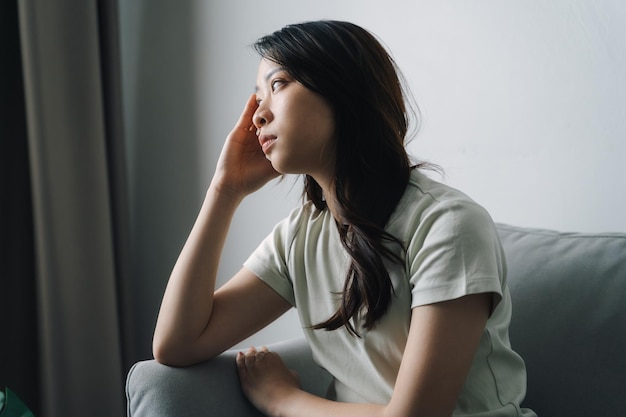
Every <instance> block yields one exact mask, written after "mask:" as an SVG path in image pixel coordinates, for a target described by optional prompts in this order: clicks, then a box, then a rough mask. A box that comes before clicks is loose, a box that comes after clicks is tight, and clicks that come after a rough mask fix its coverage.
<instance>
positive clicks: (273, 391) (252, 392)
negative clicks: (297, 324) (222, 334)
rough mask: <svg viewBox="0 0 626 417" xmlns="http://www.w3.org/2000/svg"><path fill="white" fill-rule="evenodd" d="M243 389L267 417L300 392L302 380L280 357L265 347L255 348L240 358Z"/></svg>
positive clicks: (240, 375) (241, 353)
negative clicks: (280, 402) (292, 394)
mask: <svg viewBox="0 0 626 417" xmlns="http://www.w3.org/2000/svg"><path fill="white" fill-rule="evenodd" d="M237 370H238V372H239V380H240V382H241V388H242V390H243V392H244V394H245V395H246V397H248V399H249V400H250V402H251V403H252V404H253V405H254V406H255V407H256V408H258V409H259V410H261V411H262V412H263V413H265V414H267V415H270V416H271V415H272V414H273V413H272V411H273V410H274V409H276V408H277V405H278V401H281V400H285V399H286V398H287V397H288V396H289V394H290V393H293V392H295V391H297V390H299V389H300V383H299V381H298V377H297V376H296V374H295V372H294V371H291V370H290V369H288V368H287V367H286V366H285V364H284V363H283V361H282V359H281V358H280V356H279V355H278V354H277V353H274V352H270V351H269V350H268V349H267V348H266V347H265V346H263V347H261V348H260V349H258V350H257V349H256V348H254V347H252V348H250V349H248V350H247V351H246V352H245V353H244V352H239V354H238V355H237Z"/></svg>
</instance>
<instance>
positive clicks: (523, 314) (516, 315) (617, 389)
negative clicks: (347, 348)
mask: <svg viewBox="0 0 626 417" xmlns="http://www.w3.org/2000/svg"><path fill="white" fill-rule="evenodd" d="M498 230H499V233H500V236H501V238H502V243H503V245H504V248H505V251H506V254H507V261H508V266H509V268H508V270H509V284H510V288H511V295H512V297H513V302H514V305H513V308H514V311H513V321H512V323H511V343H512V344H513V346H514V348H515V349H516V350H517V351H518V352H519V353H520V354H521V355H522V357H523V358H524V359H525V361H526V365H527V368H528V394H527V397H526V402H525V405H526V406H528V407H530V408H532V409H534V410H535V411H536V412H537V414H538V415H539V417H544V416H545V417H578V416H580V417H621V416H626V411H625V410H626V406H625V404H626V398H625V397H626V300H624V298H626V234H622V233H620V234H618V233H606V234H581V233H559V232H555V231H549V230H538V229H528V228H519V227H513V226H507V225H502V224H499V225H498ZM272 348H273V349H275V350H276V351H278V352H279V353H281V354H282V355H283V357H284V359H285V361H286V363H287V364H288V366H290V367H291V368H294V369H296V370H298V372H299V373H300V376H301V380H302V383H303V388H304V389H306V390H308V391H310V392H313V393H317V394H319V395H323V393H324V392H325V390H326V387H327V386H328V383H329V381H330V377H329V376H328V375H327V374H326V373H325V371H324V370H323V369H321V368H319V367H317V366H316V365H315V364H314V363H313V361H312V360H311V357H310V354H309V350H308V348H307V346H306V343H305V342H304V341H302V340H291V341H286V342H283V343H279V344H276V345H273V346H272ZM234 355H235V352H227V353H225V354H223V355H221V356H220V357H218V358H216V359H213V360H211V361H208V362H206V363H202V364H199V365H196V366H192V367H189V368H182V369H176V368H169V367H166V366H163V365H160V364H158V363H156V362H155V361H144V362H139V363H137V364H135V366H134V367H133V368H132V369H131V370H130V372H129V374H128V379H127V396H128V415H129V416H130V417H148V416H149V417H157V416H176V417H196V416H197V417H200V416H203V417H207V416H225V417H239V416H246V417H247V416H260V415H261V414H260V413H258V412H257V411H256V410H254V409H253V408H252V406H251V405H249V404H248V402H247V401H246V399H245V398H244V397H243V396H242V394H241V392H240V390H239V385H238V384H239V382H238V378H237V373H236V369H235V360H234Z"/></svg>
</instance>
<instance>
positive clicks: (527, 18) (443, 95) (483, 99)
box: [125, 0, 626, 344]
mask: <svg viewBox="0 0 626 417" xmlns="http://www.w3.org/2000/svg"><path fill="white" fill-rule="evenodd" d="M185 4H189V5H190V7H191V9H192V13H190V16H192V17H191V19H192V20H191V21H190V22H188V23H186V24H188V25H189V27H190V28H191V29H189V30H190V31H191V32H193V33H194V34H195V36H197V37H196V38H195V41H194V42H195V44H194V45H193V51H192V55H193V63H194V65H195V68H194V71H192V73H193V77H195V78H194V79H193V81H194V82H195V84H194V85H196V86H197V90H194V93H193V95H191V96H188V97H187V99H188V100H191V101H192V102H193V103H192V104H193V105H192V106H191V107H193V109H194V111H195V113H194V114H193V115H192V120H191V122H193V123H195V125H194V129H192V131H193V132H195V133H196V134H197V135H196V136H190V137H180V138H178V139H177V140H179V141H192V142H194V143H195V146H196V150H197V152H196V154H195V155H197V156H196V157H195V159H194V160H193V161H189V164H192V165H194V166H195V167H196V168H197V170H198V173H199V179H198V180H197V181H198V183H197V184H196V185H195V186H196V187H197V189H196V190H195V191H194V192H195V197H194V198H195V199H196V200H195V201H196V202H197V204H199V201H200V198H201V196H202V195H203V193H204V189H205V188H206V186H207V185H208V183H209V180H210V176H211V173H212V171H213V168H214V164H215V161H216V159H217V157H218V155H219V150H220V148H221V144H222V141H223V138H224V137H225V135H226V134H227V133H228V131H229V130H230V128H231V126H232V124H233V123H234V122H235V120H236V119H237V117H238V115H239V112H240V110H241V108H242V106H243V103H244V101H245V99H246V98H247V96H248V94H250V93H251V92H252V89H253V85H254V80H255V74H256V67H257V63H258V57H256V56H255V54H254V53H253V52H252V51H251V50H250V49H249V48H248V45H249V44H251V43H252V42H253V41H254V40H255V39H256V38H258V37H259V36H261V35H264V34H266V33H269V32H271V31H273V30H275V29H278V28H280V27H282V26H283V25H285V24H288V23H293V22H298V21H303V20H313V19H320V18H330V19H342V20H350V21H353V22H355V23H357V24H360V25H362V26H364V27H366V28H368V29H370V30H371V31H372V32H374V33H375V34H376V35H378V36H379V37H380V38H382V40H383V41H384V42H385V44H387V46H388V47H389V48H390V50H391V52H392V54H393V55H394V56H395V58H396V60H397V62H398V64H399V65H400V67H401V69H402V70H403V72H404V75H405V77H406V78H407V79H408V80H409V82H410V86H411V88H412V90H413V93H414V95H415V98H416V100H417V103H418V104H419V106H420V109H421V111H422V115H423V126H422V130H421V132H420V134H419V135H418V137H417V138H416V139H415V140H413V141H412V142H411V144H410V146H409V148H410V151H411V153H412V154H413V155H415V156H417V157H419V158H422V159H426V160H429V161H432V162H435V163H437V164H439V165H441V166H442V167H443V168H444V169H445V171H446V177H445V178H444V179H443V180H444V181H446V182H447V183H449V184H451V185H453V186H456V187H458V188H460V189H462V190H463V191H465V192H467V193H468V194H469V195H471V196H472V197H473V198H474V199H475V200H477V201H478V202H480V203H481V204H483V205H484V206H485V207H486V208H487V209H488V210H489V211H490V212H491V213H492V216H493V217H494V219H495V220H496V221H498V222H505V223H511V224H515V225H521V226H531V227H542V228H552V229H559V230H569V231H587V232H602V231H621V232H626V215H624V213H626V193H625V192H624V191H625V188H626V187H625V181H624V178H626V167H625V165H624V161H625V159H626V140H625V139H626V41H625V40H626V3H624V2H622V1H620V0H596V1H593V2H591V1H587V0H551V1H549V2H542V1H527V0H514V1H513V0H511V1H502V0H497V1H496V0H492V1H472V2H463V1H450V0H432V1H400V0H387V1H385V2H382V1H356V0H354V1H347V0H344V1H335V2H331V1H328V0H325V1H324V0H321V1H316V2H310V1H306V2H305V1H293V0H267V1H265V2H257V1H249V0H230V1H228V2H226V1H223V2H218V1H205V2H201V1H197V2H192V1H188V2H186V3H185ZM125 7H128V6H125ZM151 7H152V8H154V7H157V8H158V7H161V8H162V9H163V10H165V8H167V7H169V8H171V7H172V6H159V5H158V4H156V5H155V4H151ZM153 13H154V12H153ZM162 14H163V16H164V21H167V20H168V19H167V18H165V16H166V15H167V13H166V12H163V13H162ZM175 18H176V15H174V16H172V18H171V19H175ZM171 24H174V25H175V26H180V23H176V22H171ZM183 26H184V25H183ZM165 27H166V26H163V28H165ZM161 30H166V29H161ZM189 30H188V31H189ZM169 36H172V37H176V36H177V34H176V32H175V31H170V32H169ZM154 47H157V48H158V46H154ZM127 72H128V70H127ZM161 87H162V85H161V84H160V82H157V81H156V80H155V82H154V84H153V87H152V88H154V89H157V90H158V89H160V88H161ZM161 122H162V123H164V121H163V120H162V121H161ZM165 122H167V123H168V124H169V125H172V124H174V125H175V124H176V123H180V122H177V121H176V120H175V119H174V118H172V117H170V118H166V119H165ZM130 123H131V124H132V123H133V120H130ZM163 140H168V139H167V138H164V139H163ZM146 157H149V156H148V155H146ZM295 181H296V180H295V179H288V180H286V181H284V182H283V183H282V184H278V185H275V184H274V185H270V186H268V187H266V189H264V190H262V191H261V192H259V193H258V194H257V195H254V196H252V197H251V198H250V199H249V200H248V201H246V202H245V203H244V205H243V206H242V207H241V210H240V211H239V213H238V215H237V217H236V219H235V223H234V225H233V228H232V233H231V236H230V238H229V241H228V242H227V246H226V250H225V255H224V262H223V265H222V268H221V274H222V276H224V277H227V276H229V275H230V274H232V273H233V272H234V271H236V270H237V269H238V268H239V266H240V265H241V262H242V261H243V260H244V259H245V258H246V256H247V255H248V254H249V253H250V251H252V250H253V249H254V248H255V247H256V245H257V244H258V243H259V241H260V240H261V239H262V238H263V237H264V236H265V235H266V234H267V233H269V231H270V230H271V227H272V226H273V225H274V223H276V222H277V221H278V220H279V219H280V218H282V217H283V216H284V215H285V214H286V213H287V212H288V211H289V210H290V208H291V207H293V206H294V205H295V204H297V203H298V201H299V200H298V199H299V194H300V185H299V182H298V183H295V185H294V182H295ZM188 211H189V210H187V211H186V212H185V216H187V215H188ZM192 221H193V219H192V218H187V219H185V220H184V222H186V223H187V224H188V225H189V227H190V225H191V222H192ZM155 227H157V226H155ZM187 231H188V230H183V233H186V232H187ZM177 233H178V232H177ZM179 239H180V238H179ZM170 256H175V255H170ZM168 272H169V271H168ZM160 279H162V278H160ZM287 328H289V329H290V330H285V329H287ZM294 328H297V325H296V317H295V314H289V315H288V316H287V317H286V318H285V319H283V321H282V322H281V323H280V324H279V325H278V326H274V327H273V328H272V329H270V330H269V331H266V332H265V333H264V334H262V335H261V336H259V337H255V338H253V340H251V341H247V342H246V344H250V343H261V342H267V341H273V340H276V339H280V338H282V337H284V336H285V334H286V332H288V331H289V332H293V329H294Z"/></svg>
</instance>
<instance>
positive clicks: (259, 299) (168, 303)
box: [153, 95, 289, 366]
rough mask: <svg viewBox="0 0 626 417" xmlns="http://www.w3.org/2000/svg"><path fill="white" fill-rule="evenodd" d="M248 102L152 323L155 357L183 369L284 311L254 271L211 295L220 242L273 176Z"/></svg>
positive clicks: (284, 305)
mask: <svg viewBox="0 0 626 417" xmlns="http://www.w3.org/2000/svg"><path fill="white" fill-rule="evenodd" d="M256 108H257V105H256V101H255V96H254V95H253V96H251V97H250V98H249V100H248V102H247V103H246V106H245V109H244V111H243V113H242V114H241V117H240V118H239V121H238V122H237V124H236V125H235V127H234V128H233V130H232V131H231V133H230V134H229V135H228V138H227V139H226V142H225V144H224V148H223V150H222V153H221V155H220V158H219V161H218V164H217V168H216V171H215V175H214V177H213V180H212V181H211V185H210V186H209V189H208V191H207V193H206V197H205V200H204V203H203V205H202V208H201V210H200V213H199V215H198V218H197V220H196V222H195V224H194V226H193V229H192V231H191V233H190V235H189V237H188V239H187V242H186V243H185V245H184V247H183V249H182V252H181V254H180V256H179V258H178V260H177V262H176V265H175V266H174V269H173V270H172V274H171V276H170V279H169V281H168V284H167V288H166V290H165V294H164V296H163V301H162V303H161V309H160V311H159V316H158V320H157V324H156V329H155V332H154V340H153V353H154V357H155V358H156V359H157V360H158V361H159V362H162V363H165V364H169V365H174V366H184V365H189V364H192V363H196V362H199V361H202V360H206V359H209V358H211V357H213V356H215V355H217V354H219V353H221V352H222V351H223V350H225V349H227V348H229V347H230V346H232V344H233V343H236V342H237V341H239V340H241V339H243V338H245V337H247V336H248V335H250V334H251V333H253V332H254V331H256V330H258V328H260V327H262V326H263V325H265V324H267V323H269V322H270V321H272V320H273V319H275V318H276V317H278V316H279V315H280V314H282V313H283V312H285V311H286V310H287V309H288V308H289V304H288V303H287V302H286V301H285V300H284V299H282V297H280V296H279V295H278V294H276V293H275V292H274V291H273V290H271V289H270V288H269V287H268V286H267V285H266V284H264V283H263V282H262V281H261V280H259V279H258V278H257V277H256V276H255V275H254V274H252V272H250V271H248V270H246V269H242V270H241V271H240V272H238V273H237V274H236V275H235V277H233V280H232V282H231V283H229V284H227V285H225V286H224V287H223V289H221V290H220V291H218V292H217V293H216V294H215V295H214V292H215V282H216V275H217V270H218V265H219V260H220V257H221V255H222V250H223V247H224V242H225V241H226V236H227V233H228V230H229V228H230V224H231V221H232V218H233V215H234V213H235V210H236V209H237V207H238V206H239V204H240V203H241V201H242V200H243V199H244V197H245V196H247V195H248V194H250V193H252V192H254V191H256V190H257V189H259V188H260V187H262V186H263V185H264V184H265V183H267V182H268V181H269V180H271V179H272V178H275V177H276V176H278V173H277V172H276V171H274V169H273V168H272V166H271V164H270V163H269V161H267V159H265V155H264V154H263V152H262V150H261V147H260V145H259V143H258V139H257V137H256V135H255V133H254V129H253V127H252V116H253V114H254V111H255V110H256Z"/></svg>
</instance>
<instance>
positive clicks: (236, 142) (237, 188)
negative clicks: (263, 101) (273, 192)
mask: <svg viewBox="0 0 626 417" xmlns="http://www.w3.org/2000/svg"><path fill="white" fill-rule="evenodd" d="M257 108H258V104H257V103H256V95H254V94H253V95H251V96H250V98H249V99H248V102H247V103H246V106H245V108H244V110H243V112H242V113H241V116H240V117H239V120H238V121H237V123H236V124H235V127H234V128H233V130H232V131H231V132H230V134H229V135H228V137H227V138H226V142H225V143H224V147H223V148H222V153H221V155H220V158H219V160H218V162H217V167H216V170H215V175H214V177H213V182H212V185H213V186H216V187H218V189H219V190H220V191H225V192H228V193H231V194H232V195H233V196H237V197H239V198H243V197H245V196H246V195H248V194H251V193H253V192H255V191H257V190H258V189H259V188H261V187H262V186H263V185H265V184H266V183H267V182H269V181H270V180H272V179H273V178H276V177H277V176H279V175H280V174H279V173H278V172H277V171H276V170H274V168H273V167H272V164H271V162H270V161H269V160H268V159H267V158H266V157H265V154H264V153H263V150H262V149H261V145H260V144H259V141H258V138H257V136H256V128H255V127H254V124H253V122H252V117H253V115H254V112H255V111H256V109H257Z"/></svg>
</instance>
